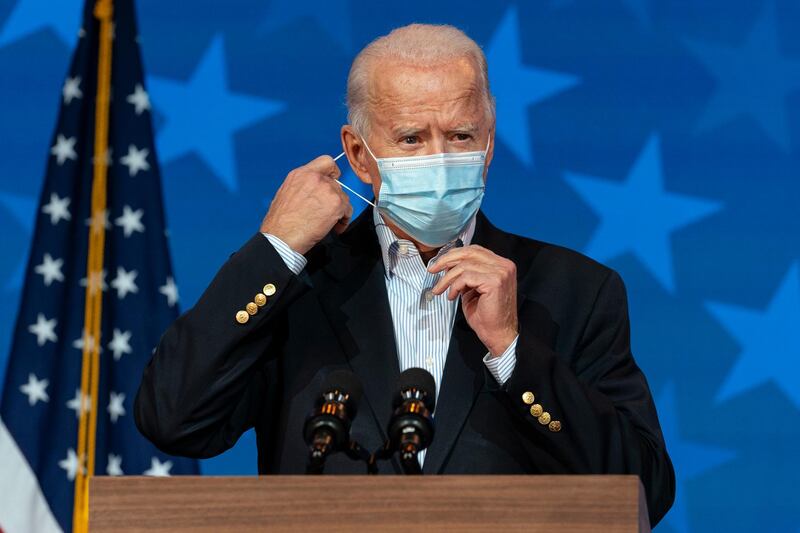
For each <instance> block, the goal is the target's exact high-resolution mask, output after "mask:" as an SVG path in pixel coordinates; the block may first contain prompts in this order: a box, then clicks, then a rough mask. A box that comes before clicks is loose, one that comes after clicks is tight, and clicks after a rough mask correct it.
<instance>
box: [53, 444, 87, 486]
mask: <svg viewBox="0 0 800 533" xmlns="http://www.w3.org/2000/svg"><path fill="white" fill-rule="evenodd" d="M58 466H60V467H61V468H63V469H64V471H66V473H67V479H68V480H70V481H74V480H75V474H77V473H78V468H81V469H82V470H83V467H82V466H81V465H80V461H79V460H78V455H77V454H76V453H75V450H73V449H72V448H70V449H68V450H67V456H66V457H65V458H64V459H61V460H60V461H59V462H58Z"/></svg>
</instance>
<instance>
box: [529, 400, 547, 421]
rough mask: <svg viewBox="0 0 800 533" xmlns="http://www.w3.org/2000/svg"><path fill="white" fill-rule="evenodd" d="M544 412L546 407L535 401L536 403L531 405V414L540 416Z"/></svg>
mask: <svg viewBox="0 0 800 533" xmlns="http://www.w3.org/2000/svg"><path fill="white" fill-rule="evenodd" d="M543 412H544V409H543V408H542V406H541V405H539V404H538V403H535V404H533V405H531V416H535V417H536V418H539V417H540V416H542V413H543Z"/></svg>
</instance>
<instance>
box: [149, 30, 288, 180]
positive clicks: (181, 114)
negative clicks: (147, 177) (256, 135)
mask: <svg viewBox="0 0 800 533" xmlns="http://www.w3.org/2000/svg"><path fill="white" fill-rule="evenodd" d="M148 86H149V87H150V93H151V94H152V96H153V101H154V102H155V103H156V106H157V107H158V108H159V109H160V110H161V111H163V113H164V114H165V116H166V123H165V125H164V127H163V128H162V129H161V131H159V132H158V135H157V142H158V151H159V154H160V155H161V159H162V161H169V160H171V159H175V158H177V157H179V156H181V155H183V154H186V153H188V152H195V153H197V155H198V156H199V157H201V158H202V159H203V161H205V163H206V164H207V165H208V166H209V167H210V168H211V169H212V171H213V172H214V174H215V175H216V177H217V178H218V179H219V180H220V181H221V183H222V184H223V185H224V186H225V187H226V188H227V189H228V190H230V191H234V192H235V191H236V190H238V186H239V185H238V181H237V178H236V159H235V157H234V145H233V136H234V133H235V132H236V131H237V130H239V129H241V128H243V127H245V126H248V125H250V124H253V123H255V122H257V121H259V120H262V119H264V118H266V117H269V116H272V115H276V114H278V113H280V112H281V111H282V110H283V109H284V108H285V105H284V104H283V103H281V102H277V101H274V100H267V99H263V98H254V97H251V96H243V95H239V94H234V93H232V92H230V91H229V90H228V87H227V82H226V66H225V55H224V50H223V46H222V38H221V37H216V38H214V40H213V41H212V43H211V45H210V46H209V48H208V50H207V51H206V53H205V55H204V57H203V58H202V59H201V60H200V64H199V65H198V66H197V68H196V69H195V72H194V73H193V74H192V76H191V78H190V79H189V80H188V81H187V82H178V81H174V80H168V79H166V78H151V79H148ZM221 110H224V112H223V111H221Z"/></svg>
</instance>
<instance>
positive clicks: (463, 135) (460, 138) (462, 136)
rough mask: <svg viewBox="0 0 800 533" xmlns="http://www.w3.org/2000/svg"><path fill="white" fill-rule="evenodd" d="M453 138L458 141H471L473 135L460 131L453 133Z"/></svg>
mask: <svg viewBox="0 0 800 533" xmlns="http://www.w3.org/2000/svg"><path fill="white" fill-rule="evenodd" d="M453 140H455V141H458V142H465V141H471V140H472V135H470V134H469V133H464V132H458V133H455V134H454V135H453Z"/></svg>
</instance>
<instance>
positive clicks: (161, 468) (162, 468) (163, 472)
mask: <svg viewBox="0 0 800 533" xmlns="http://www.w3.org/2000/svg"><path fill="white" fill-rule="evenodd" d="M171 468H172V461H164V462H163V463H162V462H161V461H159V460H158V457H152V458H151V459H150V468H148V469H147V470H145V471H144V472H142V474H143V475H145V476H155V477H166V476H169V471H170V469H171Z"/></svg>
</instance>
